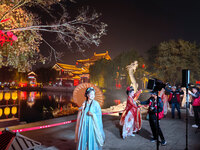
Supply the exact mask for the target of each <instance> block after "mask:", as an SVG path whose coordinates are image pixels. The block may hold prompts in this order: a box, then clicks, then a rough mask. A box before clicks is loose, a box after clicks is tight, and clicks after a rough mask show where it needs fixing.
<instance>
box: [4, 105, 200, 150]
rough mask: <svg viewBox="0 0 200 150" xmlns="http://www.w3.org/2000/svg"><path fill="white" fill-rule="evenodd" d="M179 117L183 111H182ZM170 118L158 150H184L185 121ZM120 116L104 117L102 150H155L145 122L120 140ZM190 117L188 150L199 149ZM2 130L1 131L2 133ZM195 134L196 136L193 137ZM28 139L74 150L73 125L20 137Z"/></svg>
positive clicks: (198, 137)
mask: <svg viewBox="0 0 200 150" xmlns="http://www.w3.org/2000/svg"><path fill="white" fill-rule="evenodd" d="M181 111H182V116H184V115H185V111H184V110H183V109H182V110H181ZM170 116H171V115H170V114H168V116H167V118H163V119H162V120H161V122H160V125H161V129H162V131H163V134H164V136H165V138H166V141H167V145H166V146H160V147H159V149H160V150H183V149H185V146H186V144H185V117H182V119H181V120H180V119H171V118H170ZM75 118H76V115H72V116H67V117H61V118H56V119H51V120H46V121H41V122H36V123H30V124H24V125H19V126H13V127H10V129H19V128H24V127H31V126H39V125H45V124H52V123H58V122H62V121H68V120H72V119H75ZM119 119H120V117H119V116H110V115H104V116H103V125H104V131H105V135H106V141H105V145H104V146H103V149H104V150H156V143H151V142H150V138H151V130H150V127H149V122H148V120H143V122H142V129H141V131H140V132H139V133H138V134H136V136H135V137H127V138H126V139H125V140H123V139H122V138H121V129H122V128H121V126H119ZM192 124H193V117H190V118H189V135H188V140H189V146H188V147H189V150H199V149H200V141H199V140H200V131H199V130H196V129H194V128H192V127H191V125H192ZM1 130H2V129H1ZM195 132H197V133H195ZM21 134H22V135H24V136H27V137H29V138H31V139H34V140H36V141H38V142H41V143H42V144H43V146H41V147H40V148H38V150H39V149H48V150H57V149H59V150H75V149H76V144H75V143H74V135H75V123H71V124H68V125H62V126H58V127H52V128H47V129H41V130H35V131H28V132H22V133H21Z"/></svg>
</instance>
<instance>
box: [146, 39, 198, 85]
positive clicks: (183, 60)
mask: <svg viewBox="0 0 200 150" xmlns="http://www.w3.org/2000/svg"><path fill="white" fill-rule="evenodd" d="M199 56H200V49H199V47H198V46H197V45H196V43H195V42H193V43H192V42H189V41H184V40H177V41H175V40H170V41H168V42H162V43H160V44H159V45H158V46H157V47H153V48H152V49H150V50H149V64H150V65H152V66H153V67H154V69H153V68H150V70H151V71H152V72H156V74H157V76H156V77H157V78H159V79H161V80H163V81H164V82H170V83H171V84H180V83H181V78H182V69H190V70H191V82H193V83H194V82H195V81H196V80H199V77H200V65H199V62H200V57H199Z"/></svg>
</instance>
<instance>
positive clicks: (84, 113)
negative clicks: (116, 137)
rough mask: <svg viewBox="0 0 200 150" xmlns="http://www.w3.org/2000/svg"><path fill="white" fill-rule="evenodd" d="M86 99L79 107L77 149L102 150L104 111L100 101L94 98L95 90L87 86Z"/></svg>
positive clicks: (76, 134) (76, 131) (76, 135)
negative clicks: (102, 111)
mask: <svg viewBox="0 0 200 150" xmlns="http://www.w3.org/2000/svg"><path fill="white" fill-rule="evenodd" d="M85 97H86V101H85V102H84V103H83V104H82V107H80V108H79V113H78V116H77V123H76V130H75V142H77V147H76V149H77V150H101V149H102V146H103V144H104V140H105V134H104V131H103V123H102V113H101V107H100V105H99V103H98V102H97V101H96V100H94V98H95V90H94V88H93V87H90V88H87V89H86V92H85Z"/></svg>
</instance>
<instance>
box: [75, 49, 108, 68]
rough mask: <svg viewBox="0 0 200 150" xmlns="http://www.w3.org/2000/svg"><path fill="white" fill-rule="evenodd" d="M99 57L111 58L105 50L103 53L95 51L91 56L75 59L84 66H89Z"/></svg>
mask: <svg viewBox="0 0 200 150" xmlns="http://www.w3.org/2000/svg"><path fill="white" fill-rule="evenodd" d="M100 59H106V60H111V57H110V55H109V54H108V51H106V52H105V53H100V54H97V53H96V52H94V55H93V56H92V57H91V58H88V59H83V60H77V63H79V64H82V65H84V66H85V67H87V68H89V66H90V65H93V64H94V63H95V62H96V61H98V60H100Z"/></svg>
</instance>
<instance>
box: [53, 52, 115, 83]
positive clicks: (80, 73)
mask: <svg viewBox="0 0 200 150" xmlns="http://www.w3.org/2000/svg"><path fill="white" fill-rule="evenodd" d="M103 58H104V59H107V60H110V59H111V58H110V56H109V54H108V51H106V53H100V54H96V53H94V56H92V57H91V58H88V59H84V60H77V63H76V65H68V64H62V63H56V64H55V65H54V66H53V69H55V70H56V71H57V72H58V74H59V77H58V78H57V80H59V81H60V85H63V84H64V83H63V81H68V82H69V81H73V84H74V85H78V84H79V83H84V82H89V79H90V76H89V66H90V65H93V64H94V63H95V61H98V60H100V59H103ZM77 66H82V67H77Z"/></svg>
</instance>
